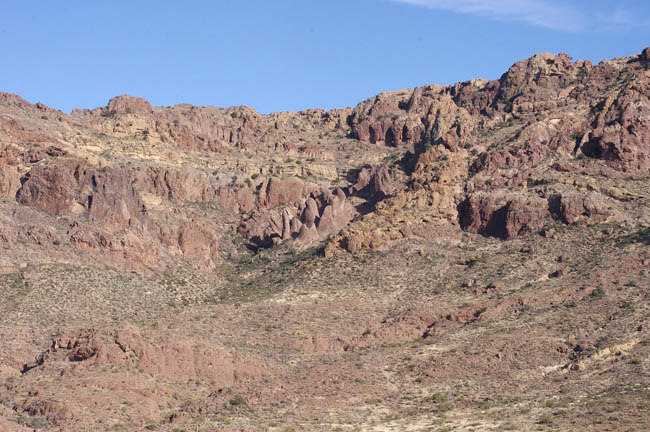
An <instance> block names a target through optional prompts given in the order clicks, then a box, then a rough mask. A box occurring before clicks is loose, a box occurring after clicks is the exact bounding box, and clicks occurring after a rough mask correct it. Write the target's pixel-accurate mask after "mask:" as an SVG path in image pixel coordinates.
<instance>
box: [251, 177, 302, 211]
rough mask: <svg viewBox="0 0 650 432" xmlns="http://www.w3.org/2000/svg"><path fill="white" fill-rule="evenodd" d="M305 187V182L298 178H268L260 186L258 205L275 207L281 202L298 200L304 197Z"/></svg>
mask: <svg viewBox="0 0 650 432" xmlns="http://www.w3.org/2000/svg"><path fill="white" fill-rule="evenodd" d="M303 187H304V184H303V182H302V181H300V180H298V179H286V180H280V179H278V178H275V177H271V178H268V179H266V180H264V182H263V183H262V185H261V186H260V191H259V197H258V205H259V206H260V207H267V208H273V207H276V206H278V205H280V204H287V203H294V202H297V201H299V200H300V198H301V197H302V194H303Z"/></svg>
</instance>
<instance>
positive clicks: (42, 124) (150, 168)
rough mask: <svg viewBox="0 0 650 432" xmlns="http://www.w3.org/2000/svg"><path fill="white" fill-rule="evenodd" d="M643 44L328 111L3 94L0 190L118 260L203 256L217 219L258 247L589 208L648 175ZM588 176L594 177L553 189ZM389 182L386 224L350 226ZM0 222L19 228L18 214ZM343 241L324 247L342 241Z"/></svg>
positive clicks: (518, 221)
mask: <svg viewBox="0 0 650 432" xmlns="http://www.w3.org/2000/svg"><path fill="white" fill-rule="evenodd" d="M649 53H650V51H649V50H644V52H643V53H642V54H640V55H638V56H635V57H632V58H624V59H616V60H612V61H605V62H603V63H601V64H600V65H597V66H594V65H592V64H590V63H589V62H588V61H587V62H584V61H577V62H572V61H571V59H570V58H569V57H568V56H567V55H565V54H560V55H557V56H556V55H552V54H539V55H536V56H534V57H531V58H530V59H527V60H524V61H521V62H519V63H517V64H515V65H513V66H512V67H511V68H510V69H509V70H508V71H507V72H506V73H505V74H504V75H503V76H502V77H501V79H500V80H498V81H490V82H487V81H483V80H472V81H470V82H465V83H458V84H456V85H454V86H449V87H440V86H425V87H422V88H416V89H414V90H405V91H398V92H391V93H382V94H380V95H378V96H376V97H375V98H372V99H370V100H367V101H364V102H362V103H360V104H359V105H358V106H357V107H355V108H354V109H345V110H333V111H330V112H326V111H323V110H309V111H304V112H300V113H277V114H271V115H261V114H258V113H257V112H255V111H254V110H252V109H250V108H246V107H234V108H228V109H217V108H212V107H202V108H201V107H194V106H190V105H178V106H173V107H167V108H158V107H152V106H151V105H150V104H149V103H148V102H147V101H145V100H143V99H140V98H135V97H131V96H120V97H116V98H113V99H111V100H110V101H109V103H108V105H107V106H106V107H104V108H97V109H94V110H75V111H74V112H73V113H72V114H71V115H65V114H63V113H61V112H58V111H55V110H52V109H50V108H48V107H46V106H44V105H42V104H36V105H31V104H29V103H27V102H25V101H24V100H22V99H21V98H20V97H19V96H15V95H9V94H3V95H2V97H1V98H0V110H1V111H0V126H1V128H0V133H1V134H2V135H1V137H2V138H1V139H2V146H3V148H2V158H1V159H0V191H1V192H2V194H3V196H5V197H6V201H5V202H6V206H8V208H14V207H15V206H16V205H19V206H26V207H29V208H33V209H35V210H40V211H41V212H44V213H46V214H47V215H50V216H52V219H51V224H52V225H53V226H56V227H57V228H56V230H55V231H56V237H57V238H58V239H59V240H58V242H59V243H61V242H63V243H64V244H71V245H74V246H75V247H78V248H81V249H83V250H86V251H93V252H100V251H102V250H105V249H108V250H110V251H111V253H110V254H109V255H111V256H114V257H115V264H116V265H119V260H120V259H118V256H119V257H120V258H124V257H127V258H128V259H127V261H128V262H129V265H132V266H135V267H139V266H140V264H142V266H143V267H146V266H149V265H152V264H153V265H154V266H155V267H156V268H164V267H166V266H169V265H172V264H173V263H174V262H175V260H176V259H179V260H181V261H183V262H185V261H188V262H189V261H194V263H195V264H196V265H198V266H199V267H204V268H211V267H213V266H214V265H217V263H218V261H219V254H220V252H225V253H226V254H229V253H231V252H233V251H232V250H231V249H232V248H231V247H230V245H226V244H225V243H231V242H225V243H224V242H221V243H220V241H219V239H221V238H222V237H223V236H224V235H226V232H230V233H231V234H230V235H232V234H233V233H234V232H235V233H237V234H238V235H241V236H243V237H244V238H245V239H246V240H247V241H250V242H252V243H254V244H255V245H256V246H264V247H267V246H270V245H275V244H278V243H279V242H281V241H283V240H287V239H293V240H296V242H297V243H298V244H314V243H318V242H320V241H323V240H325V239H326V238H328V237H329V236H331V235H336V234H338V233H339V232H341V230H343V229H346V230H347V231H349V232H353V231H359V230H363V229H365V230H368V229H370V230H373V231H374V230H375V229H377V228H381V229H383V230H385V231H395V232H396V231H399V230H401V229H402V228H405V227H407V226H408V227H411V229H409V230H407V232H410V231H412V228H413V227H412V226H413V225H415V226H417V225H418V224H419V221H418V219H419V218H420V219H421V217H420V216H421V214H427V215H430V216H433V217H434V218H435V219H436V221H437V222H436V223H446V224H451V225H454V226H457V227H458V229H462V230H466V231H470V232H478V233H481V234H484V235H495V236H498V237H503V238H512V237H515V236H517V235H520V234H523V233H527V232H535V231H538V230H539V229H541V227H543V225H544V223H545V222H546V221H547V220H549V218H551V217H559V218H562V220H565V221H569V220H572V221H573V220H576V218H577V219H580V218H582V219H589V220H594V218H595V219H597V220H605V219H607V218H608V217H614V215H615V213H616V211H615V208H616V207H617V203H619V202H620V198H621V197H622V196H625V195H626V192H624V191H622V190H620V189H621V188H618V189H617V186H616V185H615V183H616V179H620V178H623V177H629V176H632V177H635V176H636V177H640V176H645V175H646V174H647V173H648V171H649V170H650V159H649V158H650V141H649V138H648V137H649V136H650V107H649V99H648V98H649V95H650V91H649V86H650V77H649V75H648V65H649V62H650V60H649V59H648V56H649V55H650V54H649ZM382 161H383V163H382ZM593 172H599V173H602V175H604V176H605V177H606V179H605V180H604V183H605V184H606V185H607V186H606V187H605V188H603V187H600V188H599V190H590V191H588V193H587V192H581V191H580V190H579V188H575V187H574V188H573V189H576V190H569V189H571V188H570V187H568V186H567V185H566V183H567V181H568V182H571V181H573V180H574V179H575V177H577V176H580V175H582V174H588V173H593ZM393 177H394V178H393ZM388 184H390V185H391V186H390V190H385V189H386V188H387V185H388ZM600 186H604V185H600ZM398 195H399V196H400V198H398V200H405V203H404V204H403V206H401V207H403V208H401V209H397V210H395V211H396V212H398V213H400V214H401V213H404V215H405V216H404V217H403V218H402V219H403V220H402V221H401V222H400V224H399V226H392V225H391V224H390V223H388V224H384V225H382V224H379V225H377V226H375V225H374V224H373V223H372V222H370V223H363V222H359V221H362V220H365V221H368V220H370V219H372V218H373V217H374V216H376V213H377V212H378V208H380V207H382V206H383V205H385V204H388V203H390V202H391V200H395V199H396V198H395V197H396V196H398ZM612 195H614V196H612ZM402 197H403V198H402ZM384 201H385V203H384ZM585 201H588V204H580V203H584V202H585ZM558 202H559V203H564V204H560V205H559V206H558V205H557V203H558ZM567 203H570V204H567ZM197 204H200V206H198V207H199V208H201V207H203V208H201V210H203V211H198V210H199V208H197ZM407 209H410V210H412V211H410V210H409V211H407ZM567 209H568V210H567ZM21 211H27V213H29V211H28V210H26V209H21ZM566 212H569V213H571V215H570V216H568V217H567V216H566V215H565V213H566ZM407 213H408V215H407ZM355 218H356V219H355ZM355 220H356V221H358V222H354V221H355ZM26 221H27V222H28V221H29V218H27V220H26ZM350 224H351V225H350ZM361 225H364V228H363V229H362V228H360V226H361ZM188 226H191V227H192V228H188ZM233 229H234V231H233ZM3 230H4V231H7V234H6V235H5V237H8V238H9V237H11V238H21V236H23V234H24V232H25V227H23V226H5V227H3ZM188 230H190V231H191V232H188ZM229 230H230V231H229ZM402 231H403V230H402ZM80 232H83V233H84V234H83V235H80V234H79V233H80ZM127 232H128V233H129V236H130V238H132V239H137V241H136V243H137V244H138V247H135V246H133V245H127V244H125V243H124V241H123V236H124V235H126V233H127ZM199 233H200V234H199ZM346 236H347V234H343V236H342V237H338V238H337V239H335V240H334V242H338V244H339V245H341V246H343V247H344V248H345V244H347V243H349V241H348V240H346V238H347V237H346ZM348 237H349V236H348ZM389 237H390V238H391V239H396V238H399V236H398V235H397V234H389ZM351 243H352V244H356V243H355V242H354V241H352V242H351ZM43 246H47V245H40V247H41V248H42V250H41V251H40V252H42V253H43V255H44V256H48V257H50V258H51V259H54V260H56V259H57V258H56V257H57V250H56V249H54V248H47V247H43ZM6 247H7V248H9V249H14V248H15V245H14V244H13V243H12V244H8V245H6ZM30 247H31V246H30ZM140 247H142V248H146V249H147V255H148V256H146V257H144V256H140ZM355 250H356V248H355ZM115 251H118V252H117V253H115ZM92 257H93V254H92V253H91V254H90V255H87V256H86V257H85V259H92ZM163 257H174V258H172V259H171V260H169V259H168V260H165V258H163ZM50 258H48V259H50ZM102 259H104V258H102ZM111 260H112V258H111ZM111 260H109V261H111ZM3 261H4V262H3V263H2V264H3V265H5V266H10V265H17V264H19V262H17V261H16V260H14V259H13V258H12V256H11V254H7V255H5V256H4V257H3Z"/></svg>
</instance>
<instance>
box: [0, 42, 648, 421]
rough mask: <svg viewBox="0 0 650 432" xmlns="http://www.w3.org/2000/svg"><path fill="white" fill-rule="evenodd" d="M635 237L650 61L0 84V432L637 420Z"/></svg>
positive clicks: (644, 407)
mask: <svg viewBox="0 0 650 432" xmlns="http://www.w3.org/2000/svg"><path fill="white" fill-rule="evenodd" d="M649 245H650V48H647V49H645V50H644V51H643V52H642V53H641V54H639V55H636V56H632V57H630V58H616V59H613V60H609V61H603V62H601V63H600V64H598V65H593V64H591V63H590V62H589V61H573V60H572V59H571V58H570V57H569V56H568V55H566V54H559V55H553V54H547V53H545V54H538V55H535V56H533V57H531V58H529V59H527V60H524V61H521V62H518V63H516V64H515V65H513V66H512V67H511V68H510V69H509V70H508V71H507V72H506V73H505V74H504V75H503V76H502V77H501V78H500V79H499V80H494V81H485V80H481V79H475V80H471V81H468V82H462V83H457V84H455V85H453V86H444V87H443V86H436V85H428V86H424V87H420V88H415V89H412V90H403V91H395V92H388V93H382V94H380V95H377V96H375V97H373V98H371V99H368V100H366V101H363V102H361V103H360V104H359V105H357V106H356V107H354V108H346V109H335V110H331V111H324V110H318V109H314V110H307V111H301V112H297V113H288V112H284V113H274V114H270V115H262V114H259V113H257V112H256V111H255V110H253V109H251V108H247V107H231V108H226V109H221V108H215V107H196V106H192V105H175V106H170V107H154V106H152V105H151V104H150V103H149V102H147V101H146V100H144V99H141V98H137V97H133V96H128V95H125V96H118V97H115V98H113V99H111V100H110V101H109V102H108V105H107V106H105V107H101V108H96V109H93V110H79V109H78V110H74V111H73V112H72V113H71V114H65V113H63V112H60V111H57V110H55V109H52V108H49V107H47V106H45V105H43V104H41V103H37V104H30V103H28V102H26V101H25V100H23V99H22V98H21V97H20V96H17V95H13V94H8V93H0V287H1V288H2V291H3V296H2V299H1V300H0V336H1V338H2V339H1V340H2V341H3V344H2V345H3V352H2V353H0V383H2V387H0V395H1V396H2V398H1V399H0V402H1V403H0V428H2V429H3V430H17V431H21V430H31V429H33V428H39V429H40V428H45V429H53V430H88V428H90V430H93V429H94V430H110V429H113V430H143V429H144V428H146V429H149V430H161V431H165V430H169V431H171V430H195V429H197V430H205V431H209V430H377V431H384V430H479V429H480V430H504V429H507V428H510V430H537V429H539V428H553V427H555V428H560V429H565V430H566V429H567V428H569V429H575V428H577V429H581V428H584V427H595V428H597V429H608V428H610V427H611V428H614V427H620V426H628V427H630V428H641V429H644V427H650V423H648V422H650V417H648V415H647V412H650V410H648V408H649V407H650V405H649V404H650V402H649V401H650V387H649V386H650V381H649V380H648V376H649V375H648V373H649V372H650V362H649V360H648V354H649V353H650V331H649V330H648V325H649V324H650V323H648V321H647V320H648V316H649V311H650V291H648V289H649V288H650V286H649V281H650V250H649V249H648V246H649ZM614 412H615V413H616V414H613V413H614ZM473 428H474V429H473Z"/></svg>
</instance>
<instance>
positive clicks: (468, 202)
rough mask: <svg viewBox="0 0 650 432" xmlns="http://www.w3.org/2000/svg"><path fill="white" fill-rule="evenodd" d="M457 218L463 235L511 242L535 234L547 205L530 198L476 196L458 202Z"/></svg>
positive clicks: (544, 217) (542, 220)
mask: <svg viewBox="0 0 650 432" xmlns="http://www.w3.org/2000/svg"><path fill="white" fill-rule="evenodd" d="M458 214H459V221H460V225H461V227H462V228H463V230H465V231H469V232H476V233H479V234H482V235H485V236H495V237H502V238H513V237H517V236H519V235H522V234H525V233H530V232H536V231H539V230H540V229H541V228H542V227H543V226H544V223H545V221H546V216H547V215H548V204H547V201H546V200H544V199H542V198H538V197H533V196H519V195H514V196H512V197H510V196H508V195H503V194H484V193H479V194H475V195H472V196H470V197H468V198H466V199H465V200H464V201H463V202H461V204H460V205H459V211H458Z"/></svg>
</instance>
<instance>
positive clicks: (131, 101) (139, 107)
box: [108, 95, 153, 113]
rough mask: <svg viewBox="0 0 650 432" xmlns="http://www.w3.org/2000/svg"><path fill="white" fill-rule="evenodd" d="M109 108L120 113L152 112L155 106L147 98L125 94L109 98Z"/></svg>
mask: <svg viewBox="0 0 650 432" xmlns="http://www.w3.org/2000/svg"><path fill="white" fill-rule="evenodd" d="M108 110H109V111H113V112H118V113H151V112H153V107H152V106H151V104H150V103H149V102H148V101H147V100H145V99H142V98H139V97H134V96H130V95H124V96H116V97H114V98H112V99H111V100H109V101H108Z"/></svg>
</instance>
